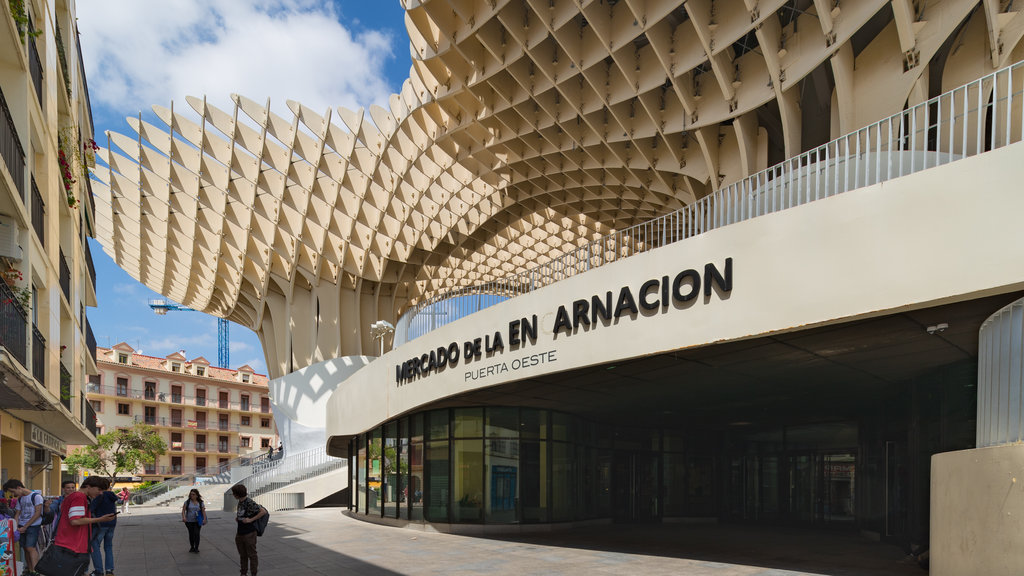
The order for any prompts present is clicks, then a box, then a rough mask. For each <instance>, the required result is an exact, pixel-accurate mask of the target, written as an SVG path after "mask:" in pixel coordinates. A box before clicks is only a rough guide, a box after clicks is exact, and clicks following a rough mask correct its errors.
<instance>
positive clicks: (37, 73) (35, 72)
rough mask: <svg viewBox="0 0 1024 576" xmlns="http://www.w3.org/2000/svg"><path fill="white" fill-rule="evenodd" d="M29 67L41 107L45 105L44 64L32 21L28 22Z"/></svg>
mask: <svg viewBox="0 0 1024 576" xmlns="http://www.w3.org/2000/svg"><path fill="white" fill-rule="evenodd" d="M28 32H29V33H28V69H29V73H30V74H31V75H32V85H33V86H34V87H35V89H36V99H37V100H38V101H39V108H40V109H42V107H43V65H42V63H41V62H40V60H39V50H38V49H36V40H35V28H34V27H33V26H32V21H31V20H29V23H28Z"/></svg>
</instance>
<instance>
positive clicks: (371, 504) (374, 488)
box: [366, 428, 383, 516]
mask: <svg viewBox="0 0 1024 576" xmlns="http://www.w3.org/2000/svg"><path fill="white" fill-rule="evenodd" d="M368 450H369V451H370V454H369V462H368V463H367V466H368V468H367V470H366V472H367V474H366V478H367V482H366V483H367V486H368V487H369V491H367V493H366V513H367V514H369V515H370V516H380V505H381V502H380V499H381V493H380V488H381V479H380V478H381V469H382V464H383V462H382V461H381V438H380V428H376V429H374V430H373V432H370V446H369V448H368Z"/></svg>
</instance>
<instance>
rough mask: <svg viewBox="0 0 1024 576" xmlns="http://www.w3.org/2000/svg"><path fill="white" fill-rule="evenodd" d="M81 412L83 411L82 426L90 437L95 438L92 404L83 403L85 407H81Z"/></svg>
mask: <svg viewBox="0 0 1024 576" xmlns="http://www.w3.org/2000/svg"><path fill="white" fill-rule="evenodd" d="M83 410H84V411H83V413H82V424H85V427H86V428H87V429H88V430H89V432H91V433H92V435H93V436H95V435H96V431H97V428H96V410H95V409H94V408H93V407H92V404H91V403H90V402H86V403H85V405H84V406H83Z"/></svg>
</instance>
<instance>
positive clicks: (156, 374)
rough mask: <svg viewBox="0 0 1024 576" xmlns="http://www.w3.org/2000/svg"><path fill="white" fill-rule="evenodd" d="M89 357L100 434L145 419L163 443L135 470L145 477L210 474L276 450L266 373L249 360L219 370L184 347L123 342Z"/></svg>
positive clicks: (91, 399)
mask: <svg viewBox="0 0 1024 576" xmlns="http://www.w3.org/2000/svg"><path fill="white" fill-rule="evenodd" d="M96 357H97V363H98V366H99V370H100V373H99V374H98V375H96V376H94V377H93V378H92V379H91V381H90V383H89V386H88V394H87V398H88V401H89V404H90V405H91V406H92V408H93V410H95V411H96V416H97V423H98V428H99V433H101V434H102V433H103V432H104V431H110V430H114V429H116V428H127V427H130V426H132V425H133V424H134V423H135V422H144V423H146V424H149V425H151V426H154V427H156V429H157V431H158V432H159V433H160V436H161V437H162V438H163V439H164V440H165V441H166V442H167V448H168V450H167V453H166V454H164V455H163V456H160V457H159V459H158V460H157V462H155V463H153V465H151V466H147V467H146V468H145V469H143V470H137V471H136V472H135V474H136V475H137V476H141V477H142V478H143V479H144V480H163V479H166V478H171V477H174V476H181V475H185V474H196V475H199V476H202V475H207V474H211V475H215V474H217V473H219V472H220V471H221V470H220V467H221V466H222V465H224V464H227V463H229V462H230V461H231V460H233V459H235V458H237V457H239V456H244V455H247V454H257V453H260V452H263V453H265V452H267V451H268V450H269V449H270V448H274V449H275V450H276V449H277V447H278V444H279V442H280V438H279V437H278V435H277V429H276V427H275V424H274V419H273V415H272V414H271V410H270V395H269V392H268V389H267V377H266V376H265V375H262V374H256V373H254V372H253V369H252V368H251V367H249V366H248V365H246V366H242V367H240V368H238V369H237V370H229V369H224V368H218V367H216V366H211V365H210V363H209V362H208V361H207V360H206V359H205V358H202V357H199V358H193V359H192V360H188V359H187V358H186V357H185V355H184V353H183V352H175V353H173V354H170V355H168V356H165V357H163V358H156V357H153V356H145V355H143V354H136V353H135V350H134V349H133V348H132V347H131V346H128V345H127V344H125V343H121V344H117V345H116V346H113V347H111V348H98V349H97V356H96Z"/></svg>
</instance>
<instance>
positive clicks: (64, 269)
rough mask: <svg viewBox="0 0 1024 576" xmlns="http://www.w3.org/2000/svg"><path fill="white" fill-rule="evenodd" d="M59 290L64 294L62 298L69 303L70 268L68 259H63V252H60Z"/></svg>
mask: <svg viewBox="0 0 1024 576" xmlns="http://www.w3.org/2000/svg"><path fill="white" fill-rule="evenodd" d="M60 289H61V291H62V292H64V298H66V299H67V301H68V302H69V303H70V302H71V268H69V267H68V259H67V258H65V257H64V250H63V249H61V251H60Z"/></svg>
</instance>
